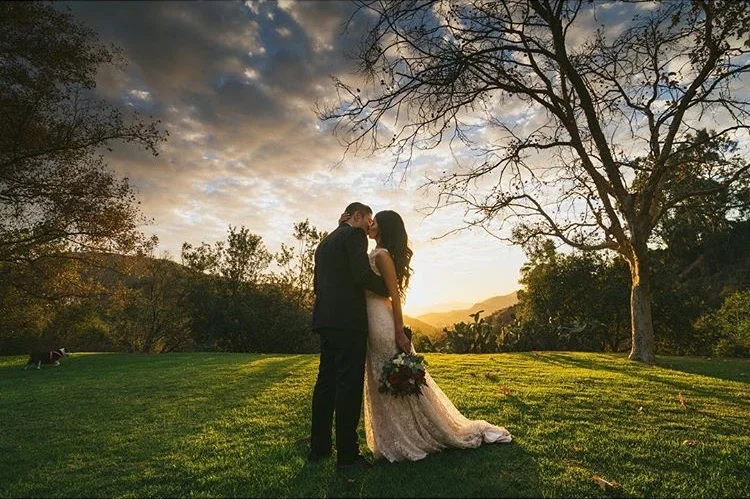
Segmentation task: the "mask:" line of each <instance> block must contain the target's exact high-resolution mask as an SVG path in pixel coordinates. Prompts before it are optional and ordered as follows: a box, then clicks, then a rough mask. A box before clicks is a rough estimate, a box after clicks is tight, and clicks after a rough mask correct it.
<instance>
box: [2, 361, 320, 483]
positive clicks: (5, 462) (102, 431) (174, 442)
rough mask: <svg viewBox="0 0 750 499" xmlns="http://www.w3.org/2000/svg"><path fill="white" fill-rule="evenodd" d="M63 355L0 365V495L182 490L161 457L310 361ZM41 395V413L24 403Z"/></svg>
mask: <svg viewBox="0 0 750 499" xmlns="http://www.w3.org/2000/svg"><path fill="white" fill-rule="evenodd" d="M67 360H68V362H67V363H66V365H64V366H63V367H61V368H57V369H54V370H52V369H50V370H42V371H36V370H29V371H23V367H22V365H20V366H19V364H16V363H15V362H11V363H9V364H10V365H8V364H6V365H5V366H3V367H2V368H0V371H1V372H2V379H1V380H0V391H2V392H4V394H5V395H6V396H5V397H4V398H5V400H4V404H3V406H2V407H0V419H2V420H4V421H12V423H11V424H8V425H3V426H4V432H3V435H2V436H1V438H0V449H2V450H3V456H1V457H0V469H2V468H4V469H5V472H3V471H0V483H3V487H2V488H0V496H19V495H23V496H63V497H69V496H112V495H123V494H125V495H128V494H130V495H132V494H135V495H137V496H144V495H145V496H150V495H171V496H185V495H187V493H188V492H189V491H190V490H191V489H190V488H189V484H190V482H191V481H192V480H194V479H195V478H196V477H192V476H191V477H186V476H184V474H182V473H180V469H179V467H182V466H183V463H179V462H177V463H176V464H177V465H178V467H177V468H175V467H173V466H171V464H175V463H165V460H164V459H163V456H165V455H174V453H179V452H181V449H180V448H179V446H180V444H181V442H182V440H183V439H184V438H188V437H190V436H195V435H200V434H201V432H202V431H204V429H205V428H206V427H207V426H210V425H212V424H214V423H215V422H216V421H217V420H219V419H220V418H221V417H222V415H223V414H225V413H226V411H227V410H228V409H229V410H231V409H238V410H241V408H242V407H243V406H244V405H245V404H246V401H247V396H248V393H258V392H263V391H264V390H266V389H267V387H268V386H271V385H273V384H274V383H277V382H279V380H283V379H285V378H287V377H288V376H289V375H290V374H292V373H293V371H295V370H296V369H298V368H299V367H301V366H304V365H306V364H310V362H311V361H310V359H309V357H307V356H262V355H237V354H218V355H213V354H204V355H196V354H192V355H183V354H169V355H164V356H149V355H82V356H81V357H80V358H72V359H67ZM71 361H73V362H71ZM207 374H208V375H207ZM63 394H64V395H63ZM50 400H54V401H55V403H54V404H45V410H44V411H43V412H38V411H37V412H36V413H34V412H33V411H32V412H30V411H29V409H34V407H38V406H39V403H40V401H50ZM32 434H33V435H34V439H28V438H26V436H27V435H32ZM92 477H96V478H95V479H93V480H92ZM186 486H187V487H188V488H186ZM237 495H241V494H237Z"/></svg>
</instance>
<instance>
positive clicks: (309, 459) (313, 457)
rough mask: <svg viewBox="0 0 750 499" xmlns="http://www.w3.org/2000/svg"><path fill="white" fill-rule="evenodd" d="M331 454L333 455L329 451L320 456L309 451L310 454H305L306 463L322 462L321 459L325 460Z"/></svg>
mask: <svg viewBox="0 0 750 499" xmlns="http://www.w3.org/2000/svg"><path fill="white" fill-rule="evenodd" d="M332 454H333V451H331V450H329V451H328V452H324V453H322V454H320V453H318V452H313V451H310V453H309V454H307V462H308V463H317V462H320V461H322V460H323V459H325V458H327V457H331V455H332Z"/></svg>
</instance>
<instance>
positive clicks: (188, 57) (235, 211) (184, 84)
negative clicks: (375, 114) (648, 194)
mask: <svg viewBox="0 0 750 499" xmlns="http://www.w3.org/2000/svg"><path fill="white" fill-rule="evenodd" d="M55 5H56V6H59V8H65V7H69V8H70V9H71V11H72V13H73V15H74V17H75V18H76V19H77V20H79V21H81V22H83V23H85V24H86V25H88V26H90V27H91V28H93V29H94V30H95V31H96V32H97V33H98V34H99V37H100V39H101V40H102V41H103V42H105V43H113V44H115V45H116V46H118V47H120V48H121V49H122V51H123V55H124V56H125V58H126V59H127V60H128V61H129V62H128V64H127V66H125V67H124V68H115V67H110V68H104V69H103V70H102V71H100V73H99V75H98V78H97V89H96V91H97V92H98V93H99V95H100V96H102V97H103V98H105V99H107V100H108V101H110V102H112V103H115V104H116V105H117V106H119V107H121V108H122V109H125V110H129V111H137V112H139V113H141V114H143V115H152V116H153V117H154V118H155V119H160V120H161V121H162V124H163V125H164V126H165V127H166V128H167V129H168V130H169V133H170V136H169V140H168V141H167V142H166V143H165V144H163V146H162V147H161V151H160V154H159V156H158V157H153V156H151V155H149V154H148V153H146V152H145V151H140V150H137V149H135V148H130V147H127V146H120V147H116V148H115V150H114V152H113V153H112V154H110V155H109V156H108V160H109V164H110V165H111V167H112V168H113V169H114V170H115V171H116V172H117V173H118V174H120V175H122V176H124V177H127V178H128V179H129V180H130V182H131V185H132V186H133V187H134V188H135V190H136V192H137V194H138V196H139V199H140V200H141V201H142V210H143V212H144V214H145V215H146V216H147V217H149V218H151V219H152V220H153V221H152V223H150V224H149V225H147V226H144V227H143V228H142V230H143V231H144V232H145V233H146V234H149V235H150V234H156V235H157V236H158V237H159V241H160V245H159V250H160V251H161V252H166V253H167V254H168V255H171V257H172V258H173V259H175V260H179V253H180V247H181V246H182V244H183V243H184V242H188V243H191V244H193V245H197V244H200V243H201V242H207V243H213V242H215V241H217V240H223V239H225V238H226V235H227V230H228V227H229V226H230V225H232V226H238V227H239V226H245V227H247V228H248V229H249V230H250V231H251V232H252V233H254V234H257V235H260V236H262V237H263V240H264V242H265V244H266V247H267V248H268V249H269V250H270V251H272V252H275V251H278V250H279V249H280V245H281V244H282V243H287V244H290V243H292V242H293V239H292V231H293V225H294V223H296V222H300V221H303V220H305V219H309V220H310V222H311V223H312V225H314V226H315V227H317V228H318V229H321V230H327V231H331V230H333V229H334V228H335V227H336V221H337V220H338V217H339V214H340V213H341V212H342V211H343V209H344V207H345V206H346V205H348V204H349V203H350V202H352V201H360V202H363V203H365V204H368V205H369V206H371V207H372V209H373V210H374V211H375V212H378V211H380V210H385V209H390V210H395V211H397V212H398V213H399V214H400V215H401V216H402V217H403V219H404V222H405V225H406V229H407V231H408V233H409V238H410V245H411V247H412V249H413V250H414V257H413V259H412V265H411V266H412V268H413V270H414V273H413V275H412V279H411V285H410V289H409V291H408V293H407V300H406V303H405V307H404V309H405V312H406V313H407V314H410V315H419V314H422V313H426V312H429V311H437V310H445V309H449V308H459V307H463V306H469V305H471V304H473V303H476V302H479V301H482V300H484V299H487V298H489V297H492V296H496V295H503V294H508V293H511V292H513V291H515V290H517V289H519V288H520V285H519V284H518V279H519V275H520V268H521V266H522V265H523V263H524V261H525V255H524V254H523V251H522V250H521V248H519V247H514V246H510V245H508V244H507V243H504V242H502V241H501V240H499V239H496V238H494V237H492V236H490V235H489V234H487V233H486V232H485V231H483V230H481V229H475V230H467V231H463V232H459V233H457V234H452V235H448V236H446V237H441V236H444V235H445V234H446V233H449V232H450V231H452V230H454V229H457V228H460V227H462V226H463V225H464V224H463V220H464V212H463V210H462V209H460V208H447V209H442V210H439V211H437V212H435V213H434V214H431V215H427V213H428V212H429V211H430V210H429V207H430V206H431V204H432V203H434V202H435V199H436V198H435V192H430V191H427V190H425V189H422V188H421V186H422V185H423V184H424V182H425V179H426V175H429V174H431V173H432V174H434V172H436V171H440V170H447V169H450V168H451V167H452V166H453V165H454V158H453V157H452V156H451V155H450V154H448V153H447V151H446V150H445V149H444V148H443V149H436V150H432V151H426V152H423V153H421V154H418V155H417V156H416V157H415V159H414V161H413V163H412V165H411V167H410V168H409V169H408V170H407V171H405V172H402V171H398V172H396V174H395V175H392V168H391V167H392V164H393V157H392V156H391V155H390V154H389V153H384V154H380V155H367V154H360V155H351V154H349V155H347V156H346V157H345V158H344V160H343V161H341V160H342V157H344V156H343V155H344V148H343V146H341V144H340V143H339V142H338V139H337V138H336V137H334V136H333V135H332V134H331V133H330V130H329V129H330V125H329V124H327V123H323V122H321V121H320V120H319V119H318V118H317V116H316V114H315V111H314V107H315V104H316V102H326V101H328V102H330V100H331V99H332V98H335V96H336V92H335V88H334V85H333V82H332V80H331V76H332V75H334V76H337V77H340V78H342V79H345V80H348V81H351V78H354V76H353V75H354V68H355V61H353V60H352V59H351V57H349V56H348V54H349V53H350V52H351V50H352V49H353V48H354V47H356V46H357V44H358V43H359V41H360V39H361V37H362V35H363V33H364V30H365V28H366V21H367V19H366V18H364V17H355V18H354V21H353V22H352V23H351V24H349V26H348V29H347V30H344V29H343V28H344V23H345V22H346V20H347V19H349V17H350V15H351V13H352V11H353V9H354V8H355V5H354V4H353V3H351V2H347V1H332V0H331V1H284V0H279V1H247V2H240V1H214V2H192V1H191V2H182V1H180V2H177V1H170V2H114V1H107V2H103V1H99V2H65V3H56V4H55ZM655 5H656V4H653V3H638V4H635V5H633V4H623V3H617V2H598V3H595V4H593V6H594V7H593V8H592V9H589V10H588V11H586V12H585V13H581V15H580V16H579V18H578V21H580V23H579V25H578V27H577V29H576V31H575V32H574V33H573V34H572V35H571V42H572V43H580V42H582V41H583V40H585V39H586V37H587V35H588V34H591V33H592V32H593V30H594V28H595V27H596V26H600V27H601V28H602V29H606V30H608V31H611V32H612V33H616V32H618V31H620V30H622V29H623V27H624V26H625V25H626V24H627V22H629V20H631V19H632V12H626V11H625V10H626V9H628V8H629V9H641V10H648V9H651V8H653V7H654V6H655ZM597 16H598V17H597ZM578 21H577V22H578ZM497 111H498V112H505V113H510V115H515V114H514V113H517V115H518V120H519V124H520V125H521V126H532V127H533V126H534V120H535V117H534V116H533V113H531V114H530V112H528V110H526V111H524V110H521V109H503V110H500V109H499V110H497ZM506 116H507V114H506ZM524 123H526V124H525V125H524ZM631 152H632V151H631ZM370 245H371V248H372V247H374V243H373V242H371V243H370Z"/></svg>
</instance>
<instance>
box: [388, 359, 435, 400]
mask: <svg viewBox="0 0 750 499" xmlns="http://www.w3.org/2000/svg"><path fill="white" fill-rule="evenodd" d="M426 365H427V362H426V361H425V360H424V357H422V356H421V355H415V354H408V353H406V352H400V353H398V354H396V355H394V356H393V358H392V359H391V360H389V361H388V362H386V363H385V365H384V366H383V372H382V374H381V376H380V388H379V391H380V393H390V394H391V395H395V396H396V397H402V396H406V395H421V394H422V385H427V381H426V380H425V370H424V368H425V366H426Z"/></svg>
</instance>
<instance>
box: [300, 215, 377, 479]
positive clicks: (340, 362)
mask: <svg viewBox="0 0 750 499" xmlns="http://www.w3.org/2000/svg"><path fill="white" fill-rule="evenodd" d="M346 213H347V214H348V215H349V218H348V220H347V221H345V222H341V223H339V226H338V228H337V229H336V230H334V231H333V232H331V233H330V234H329V235H328V237H326V238H325V239H324V240H323V241H322V242H321V243H320V244H319V245H318V248H317V249H316V250H315V276H314V290H315V308H314V309H313V331H315V332H316V333H318V334H320V368H319V370H318V379H317V381H316V383H315V390H314V392H313V402H312V430H311V437H310V454H309V455H308V458H307V459H308V461H319V460H320V459H323V458H325V457H327V456H330V455H331V452H332V442H331V427H332V424H333V414H334V412H335V413H336V448H337V467H338V468H339V469H341V468H348V467H350V466H353V465H364V466H368V465H369V463H367V461H366V460H365V459H364V458H363V457H362V456H361V455H360V454H359V445H358V444H357V425H358V424H359V415H360V412H361V411H362V391H363V389H364V378H365V356H366V354H367V308H366V304H365V293H364V288H367V289H370V290H372V291H374V292H376V293H378V294H380V295H383V296H388V292H387V290H386V288H385V284H384V282H383V279H382V278H381V277H379V276H377V275H376V274H375V273H374V272H373V271H372V270H371V269H370V263H369V259H368V257H367V235H366V234H367V230H368V229H369V228H370V225H371V224H372V210H371V209H370V207H369V206H366V205H364V204H362V203H352V204H350V205H349V206H347V207H346Z"/></svg>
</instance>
